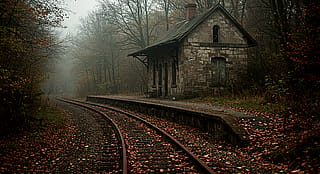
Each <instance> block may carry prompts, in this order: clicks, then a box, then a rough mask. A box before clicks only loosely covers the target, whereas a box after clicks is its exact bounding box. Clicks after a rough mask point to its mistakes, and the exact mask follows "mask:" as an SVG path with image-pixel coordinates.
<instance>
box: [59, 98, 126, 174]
mask: <svg viewBox="0 0 320 174" xmlns="http://www.w3.org/2000/svg"><path fill="white" fill-rule="evenodd" d="M58 100H60V101H63V102H66V103H69V104H73V105H76V106H80V107H83V108H86V109H88V110H91V111H93V112H96V113H98V114H99V115H101V116H103V117H104V118H105V119H107V120H108V122H109V123H110V124H109V125H110V126H111V127H105V129H107V131H110V129H112V131H113V132H114V133H115V135H116V137H117V141H115V140H113V141H111V142H110V144H111V146H108V147H105V148H104V149H105V151H106V152H105V158H104V159H105V161H104V162H102V163H103V164H102V165H103V166H104V167H106V168H109V170H110V171H112V170H115V169H116V170H117V171H119V172H120V173H123V174H126V173H127V171H128V169H127V154H126V153H127V150H126V145H125V141H124V138H123V136H122V134H121V131H120V130H119V128H118V125H117V124H116V123H115V122H114V121H113V120H112V119H110V118H109V116H108V115H107V114H105V113H103V112H101V111H99V110H97V109H94V108H92V107H90V106H88V105H86V104H82V103H79V102H76V101H72V100H68V99H62V98H58ZM114 143H115V144H118V146H114ZM115 151H118V152H115ZM115 156H116V157H117V156H119V158H118V159H115ZM118 163H119V167H117V166H118Z"/></svg>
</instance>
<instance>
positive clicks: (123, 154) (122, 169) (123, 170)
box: [57, 98, 128, 174]
mask: <svg viewBox="0 0 320 174" xmlns="http://www.w3.org/2000/svg"><path fill="white" fill-rule="evenodd" d="M57 100H60V101H63V102H66V103H70V104H73V105H77V106H81V107H83V108H86V109H89V110H91V111H94V112H96V113H98V114H100V115H103V116H104V117H105V118H106V119H107V120H108V121H109V122H110V123H111V125H112V127H113V128H114V129H115V130H116V131H115V133H116V135H117V137H118V140H120V142H121V143H120V144H121V145H120V160H121V163H120V172H121V173H123V174H127V173H128V160H127V150H126V144H125V141H124V138H123V136H122V134H121V131H120V129H119V127H118V125H117V124H116V123H115V122H114V121H113V120H112V119H111V118H109V116H108V115H107V114H105V113H103V112H101V111H99V110H96V109H94V108H91V107H89V106H86V105H85V104H83V102H81V101H77V100H73V99H67V98H57ZM87 105H88V104H87Z"/></svg>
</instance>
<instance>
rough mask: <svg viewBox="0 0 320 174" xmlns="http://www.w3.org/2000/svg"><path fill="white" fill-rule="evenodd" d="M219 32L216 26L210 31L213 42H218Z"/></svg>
mask: <svg viewBox="0 0 320 174" xmlns="http://www.w3.org/2000/svg"><path fill="white" fill-rule="evenodd" d="M219 30H220V27H219V26H218V25H215V26H213V29H212V34H213V42H219Z"/></svg>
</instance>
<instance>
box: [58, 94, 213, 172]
mask: <svg viewBox="0 0 320 174" xmlns="http://www.w3.org/2000/svg"><path fill="white" fill-rule="evenodd" d="M60 100H61V101H65V102H68V103H72V104H75V105H78V106H81V107H85V108H87V109H90V110H93V111H95V112H97V113H99V114H101V115H103V116H104V117H106V118H108V120H110V121H111V122H113V125H114V126H116V127H118V130H119V131H120V132H121V134H120V136H123V140H119V142H120V141H121V142H124V141H125V142H126V145H125V146H123V145H122V147H123V148H119V149H122V151H121V152H119V153H120V156H122V158H125V157H127V159H123V160H122V162H121V169H120V170H121V172H123V173H126V172H128V173H158V172H165V173H214V172H213V171H212V169H211V168H209V167H208V166H207V165H206V164H205V163H204V162H203V161H202V160H200V159H199V158H198V157H197V156H196V155H194V154H193V153H192V152H191V151H190V150H189V149H187V148H186V147H185V146H183V145H182V144H181V143H180V142H179V141H178V140H176V139H175V138H173V137H172V136H171V135H170V134H168V133H166V132H165V131H164V130H162V129H160V128H158V127H156V126H155V125H154V124H151V123H150V122H148V121H146V120H145V119H142V118H140V117H138V116H136V115H134V114H132V113H129V112H126V111H123V110H120V109H116V108H113V107H107V106H106V105H103V106H102V105H99V104H93V103H90V105H89V103H85V102H82V101H78V100H70V99H60ZM120 136H119V135H118V136H117V137H118V138H119V137H120ZM125 148H126V149H125ZM126 161H127V163H128V164H124V162H126ZM125 166H127V169H126V168H122V167H125Z"/></svg>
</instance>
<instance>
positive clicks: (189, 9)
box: [185, 3, 197, 21]
mask: <svg viewBox="0 0 320 174" xmlns="http://www.w3.org/2000/svg"><path fill="white" fill-rule="evenodd" d="M185 8H186V20H187V21H188V20H189V19H191V18H192V17H193V16H194V15H195V14H196V9H197V5H196V4H194V3H189V4H187V5H186V6H185Z"/></svg>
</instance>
